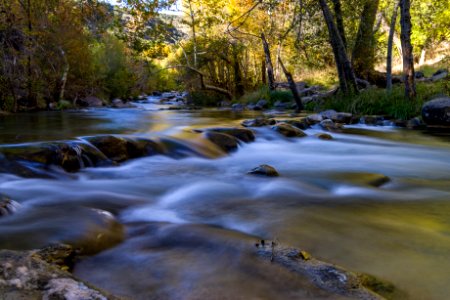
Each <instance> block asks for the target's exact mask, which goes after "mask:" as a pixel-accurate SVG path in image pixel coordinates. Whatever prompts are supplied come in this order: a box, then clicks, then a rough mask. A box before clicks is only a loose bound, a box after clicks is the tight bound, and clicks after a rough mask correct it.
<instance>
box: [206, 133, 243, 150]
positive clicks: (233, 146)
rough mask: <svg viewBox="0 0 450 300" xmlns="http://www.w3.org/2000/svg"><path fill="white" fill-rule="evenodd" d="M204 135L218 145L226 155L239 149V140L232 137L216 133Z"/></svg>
mask: <svg viewBox="0 0 450 300" xmlns="http://www.w3.org/2000/svg"><path fill="white" fill-rule="evenodd" d="M203 135H204V137H205V138H206V139H207V140H209V141H210V142H212V143H213V144H215V145H217V146H218V147H219V148H220V149H221V150H223V151H224V152H226V153H229V152H232V151H236V150H237V148H238V141H237V139H236V138H235V137H233V136H231V135H228V134H225V133H219V132H214V131H207V132H205V133H204V134H203Z"/></svg>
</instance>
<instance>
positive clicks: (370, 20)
mask: <svg viewBox="0 0 450 300" xmlns="http://www.w3.org/2000/svg"><path fill="white" fill-rule="evenodd" d="M378 4H379V0H366V2H365V3H364V8H363V11H362V14H361V20H360V22H359V28H358V33H357V35H356V41H355V46H354V47H353V53H352V66H353V69H354V71H355V74H356V76H357V77H358V78H363V79H365V80H368V79H369V76H370V73H372V72H373V70H374V64H375V44H376V41H375V36H374V27H375V21H376V17H377V11H378Z"/></svg>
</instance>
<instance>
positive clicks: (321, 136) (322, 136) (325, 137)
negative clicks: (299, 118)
mask: <svg viewBox="0 0 450 300" xmlns="http://www.w3.org/2000/svg"><path fill="white" fill-rule="evenodd" d="M316 136H317V138H318V139H321V140H327V141H330V140H332V139H333V137H332V136H331V135H329V134H328V133H318V134H316Z"/></svg>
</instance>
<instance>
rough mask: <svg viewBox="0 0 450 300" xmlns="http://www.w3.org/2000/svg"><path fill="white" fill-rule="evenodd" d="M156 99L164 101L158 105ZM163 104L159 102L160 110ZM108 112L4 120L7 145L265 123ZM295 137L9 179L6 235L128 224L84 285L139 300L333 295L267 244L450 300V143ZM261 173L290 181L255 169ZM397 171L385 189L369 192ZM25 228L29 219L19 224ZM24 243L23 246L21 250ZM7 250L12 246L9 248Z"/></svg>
mask: <svg viewBox="0 0 450 300" xmlns="http://www.w3.org/2000/svg"><path fill="white" fill-rule="evenodd" d="M150 100H155V99H150ZM150 102H152V101H150ZM160 108H161V106H158V105H156V104H153V103H146V104H139V108H137V109H124V110H113V109H98V110H86V111H77V112H64V113H58V112H52V113H35V114H30V115H27V114H24V115H14V116H7V117H3V119H2V120H1V123H0V127H1V133H0V142H1V143H2V144H16V143H21V142H33V141H49V140H62V139H74V138H77V137H80V136H87V135H97V134H105V133H108V134H109V133H114V134H126V135H137V136H146V137H154V136H168V135H170V136H177V137H179V138H181V139H185V141H186V143H192V147H196V145H195V140H194V139H192V134H191V133H189V132H190V131H192V129H193V128H205V127H218V126H227V127H230V126H236V125H238V124H239V123H240V121H241V120H242V119H244V118H248V117H252V116H253V117H254V113H250V112H247V113H233V112H230V111H220V110H200V111H168V110H159V109H160ZM319 132H321V130H320V129H319V128H312V129H308V130H306V133H307V134H308V135H309V136H308V137H306V138H298V139H287V138H284V137H282V136H280V135H278V134H277V133H275V132H273V131H272V130H271V129H270V128H256V129H255V133H256V141H255V142H253V143H250V144H242V145H240V148H239V150H238V151H237V152H235V153H232V154H231V155H228V156H221V157H218V158H215V159H206V158H201V157H188V158H183V159H173V158H169V157H166V156H161V155H156V156H150V157H146V158H140V159H135V160H131V161H128V162H125V163H123V164H121V165H120V166H115V167H103V168H86V169H83V170H81V171H80V172H78V173H75V174H71V175H70V176H65V177H64V178H62V179H60V180H55V179H23V178H19V177H16V176H13V175H8V174H0V193H2V194H5V195H8V196H9V197H11V198H12V199H15V200H16V201H18V202H20V203H21V204H22V205H23V208H22V209H23V210H24V211H27V212H28V213H27V215H26V216H21V214H20V213H18V214H17V216H12V217H8V222H9V223H0V234H9V236H11V234H14V235H15V236H16V240H15V241H9V242H5V241H3V244H5V243H6V245H13V246H11V247H16V248H17V247H19V248H20V247H22V248H27V247H28V248H30V247H31V248H32V246H33V245H34V246H35V247H36V245H39V244H40V243H43V242H49V241H60V240H64V238H66V237H70V236H73V235H76V234H77V233H78V232H79V231H82V230H84V229H83V226H84V225H83V224H85V223H86V222H84V220H85V219H88V218H89V214H88V213H87V212H86V207H95V208H99V209H104V210H107V211H109V212H111V213H113V214H115V215H116V216H117V218H118V219H119V220H120V222H121V223H123V224H125V225H126V228H127V237H126V239H125V241H123V242H122V243H120V244H119V245H117V246H115V247H113V248H111V249H109V250H106V251H103V252H101V253H99V254H96V255H94V256H90V257H87V258H85V259H83V260H82V261H81V262H79V263H78V264H77V266H76V268H75V270H74V272H75V274H76V275H77V276H79V277H81V278H82V279H85V280H88V281H89V282H91V283H93V284H94V285H97V286H99V287H101V288H103V289H105V290H107V291H110V292H112V293H115V294H117V295H123V296H128V297H130V298H132V299H151V298H154V299H157V298H163V299H166V298H170V299H212V298H214V299H253V298H255V299H276V298H279V299H286V298H302V299H305V298H318V297H323V298H327V297H328V298H330V297H332V296H330V295H328V294H327V293H324V292H321V291H319V290H317V289H315V288H314V287H313V286H309V285H308V284H307V283H305V281H302V280H299V279H298V278H297V277H295V276H293V275H292V274H291V273H289V272H287V271H286V270H283V269H281V268H276V267H275V266H272V265H270V263H268V264H265V263H262V264H261V263H260V262H258V261H256V260H255V259H254V258H252V257H251V256H250V255H249V254H248V253H249V251H248V247H254V243H255V241H258V239H259V238H265V239H274V240H277V241H279V242H281V243H283V244H287V245H291V246H295V247H298V248H301V249H305V250H307V251H308V252H310V253H312V254H313V256H315V257H317V258H320V259H323V260H325V261H330V262H333V263H337V264H339V265H342V266H344V267H345V268H348V269H351V270H353V271H358V272H366V273H370V274H373V275H376V276H378V277H380V278H383V279H386V280H388V281H390V282H392V283H394V284H395V285H396V286H397V287H399V288H400V289H402V290H404V291H405V292H407V294H408V296H409V298H411V299H445V298H448V295H450V285H449V284H448V283H449V282H450V218H449V216H450V143H449V139H448V137H447V138H446V137H433V136H431V135H428V134H424V133H422V132H417V131H408V130H401V129H397V128H392V127H366V126H363V125H354V126H349V127H347V129H346V130H345V132H344V133H332V136H333V137H334V140H332V141H324V140H320V139H318V138H317V137H315V136H314V134H316V133H319ZM260 164H269V165H271V166H273V167H275V168H276V169H277V170H278V171H279V173H280V175H281V176H280V177H277V178H263V177H255V176H250V175H247V174H246V173H247V172H248V171H249V170H251V169H252V168H254V167H256V166H258V165H260ZM381 175H384V176H388V177H389V178H390V181H389V182H388V183H386V184H384V185H382V186H380V187H375V186H373V185H371V184H369V183H370V182H371V181H373V179H374V178H375V179H376V178H378V177H379V176H381ZM15 218H16V219H17V221H14V220H15ZM19 240H20V241H19ZM4 247H6V246H4Z"/></svg>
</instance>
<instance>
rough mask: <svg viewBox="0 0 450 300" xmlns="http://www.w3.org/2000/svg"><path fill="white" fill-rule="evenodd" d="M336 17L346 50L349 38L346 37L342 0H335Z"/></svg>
mask: <svg viewBox="0 0 450 300" xmlns="http://www.w3.org/2000/svg"><path fill="white" fill-rule="evenodd" d="M333 8H334V16H335V18H336V26H337V29H338V31H339V35H340V36H341V39H342V43H343V44H344V47H345V49H347V38H346V37H345V29H344V19H343V17H342V8H341V1H340V0H333Z"/></svg>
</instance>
